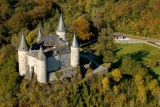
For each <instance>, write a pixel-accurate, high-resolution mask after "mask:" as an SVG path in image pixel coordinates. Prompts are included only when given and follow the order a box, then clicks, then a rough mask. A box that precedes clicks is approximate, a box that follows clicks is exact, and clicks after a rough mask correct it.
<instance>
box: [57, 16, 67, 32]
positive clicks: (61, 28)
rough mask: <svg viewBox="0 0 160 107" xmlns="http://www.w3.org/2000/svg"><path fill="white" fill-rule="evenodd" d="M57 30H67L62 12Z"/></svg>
mask: <svg viewBox="0 0 160 107" xmlns="http://www.w3.org/2000/svg"><path fill="white" fill-rule="evenodd" d="M57 31H59V32H65V31H66V28H65V24H64V20H63V16H62V14H61V16H60V18H59V23H58V27H57Z"/></svg>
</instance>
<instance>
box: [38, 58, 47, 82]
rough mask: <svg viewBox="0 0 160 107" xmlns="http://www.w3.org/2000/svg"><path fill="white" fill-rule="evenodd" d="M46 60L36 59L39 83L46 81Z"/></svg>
mask: <svg viewBox="0 0 160 107" xmlns="http://www.w3.org/2000/svg"><path fill="white" fill-rule="evenodd" d="M46 70H47V68H46V61H41V60H37V81H38V82H41V83H46V82H47V71H46Z"/></svg>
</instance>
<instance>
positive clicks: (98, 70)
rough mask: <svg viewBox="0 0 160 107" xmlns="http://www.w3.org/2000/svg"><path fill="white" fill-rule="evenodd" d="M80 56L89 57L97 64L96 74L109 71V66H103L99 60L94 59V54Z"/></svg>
mask: <svg viewBox="0 0 160 107" xmlns="http://www.w3.org/2000/svg"><path fill="white" fill-rule="evenodd" d="M80 57H82V58H85V59H88V60H89V61H90V62H92V63H94V64H95V65H96V67H97V68H96V69H95V70H94V71H93V73H94V74H96V73H98V72H104V71H107V72H108V69H107V68H105V67H102V66H101V65H100V64H99V63H98V62H97V61H95V60H94V56H93V55H92V54H89V55H82V54H80Z"/></svg>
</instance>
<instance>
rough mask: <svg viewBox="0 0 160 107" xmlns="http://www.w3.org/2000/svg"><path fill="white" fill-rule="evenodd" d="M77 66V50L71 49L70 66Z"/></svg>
mask: <svg viewBox="0 0 160 107" xmlns="http://www.w3.org/2000/svg"><path fill="white" fill-rule="evenodd" d="M78 65H79V48H76V47H71V66H73V67H76V66H78Z"/></svg>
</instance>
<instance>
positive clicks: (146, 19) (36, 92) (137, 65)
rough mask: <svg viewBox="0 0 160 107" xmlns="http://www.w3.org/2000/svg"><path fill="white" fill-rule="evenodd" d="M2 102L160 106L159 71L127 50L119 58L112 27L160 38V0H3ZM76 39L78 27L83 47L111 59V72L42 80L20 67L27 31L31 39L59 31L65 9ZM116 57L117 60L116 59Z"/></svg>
mask: <svg viewBox="0 0 160 107" xmlns="http://www.w3.org/2000/svg"><path fill="white" fill-rule="evenodd" d="M0 10H1V11H0V106H7V107H8V106H11V107H12V106H20V107H24V106H31V107H32V106H35V107H39V106H43V105H48V106H50V107H54V106H55V107H60V106H62V107H65V106H68V107H70V106H71V107H75V106H79V107H83V106H87V107H90V106H91V107H92V106H97V107H99V106H100V107H103V106H111V107H155V106H160V93H159V92H160V85H159V81H158V80H157V78H158V76H157V75H155V74H154V72H153V71H151V70H150V68H145V67H144V66H143V65H142V64H141V62H139V61H136V60H134V59H132V57H131V56H129V55H127V56H125V57H124V58H123V59H115V54H116V51H117V50H116V45H115V44H114V42H113V37H112V36H111V35H110V34H111V33H113V32H121V33H127V34H134V35H138V36H145V37H151V38H160V13H159V10H160V1H159V0H0ZM61 13H62V14H63V17H64V19H65V24H66V27H67V37H68V38H69V41H71V39H72V37H73V33H74V32H75V33H76V35H77V36H78V39H79V42H80V44H83V43H85V42H88V41H89V40H94V39H97V41H96V42H95V43H93V44H91V45H90V46H89V48H87V47H84V48H85V49H86V50H87V51H89V52H92V53H93V54H95V55H97V56H98V57H100V58H99V59H102V62H103V63H106V62H112V63H113V64H112V66H111V68H110V69H109V71H110V72H109V73H108V74H99V75H93V76H91V77H89V78H83V79H82V80H78V78H76V77H74V78H73V79H67V78H65V79H64V80H62V81H54V82H53V83H48V84H40V83H37V82H36V80H35V78H34V79H33V81H28V80H25V79H23V77H20V76H19V74H18V70H17V67H18V66H17V65H18V64H17V47H18V44H19V41H20V36H21V34H22V32H24V34H25V35H26V38H27V41H28V43H29V44H30V45H32V44H33V43H34V42H35V38H36V36H37V31H38V29H39V28H41V29H42V33H43V34H44V35H48V34H49V33H52V34H54V33H55V31H56V27H57V24H58V20H59V16H60V14H61ZM115 60H116V61H117V60H118V61H117V62H116V61H115Z"/></svg>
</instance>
